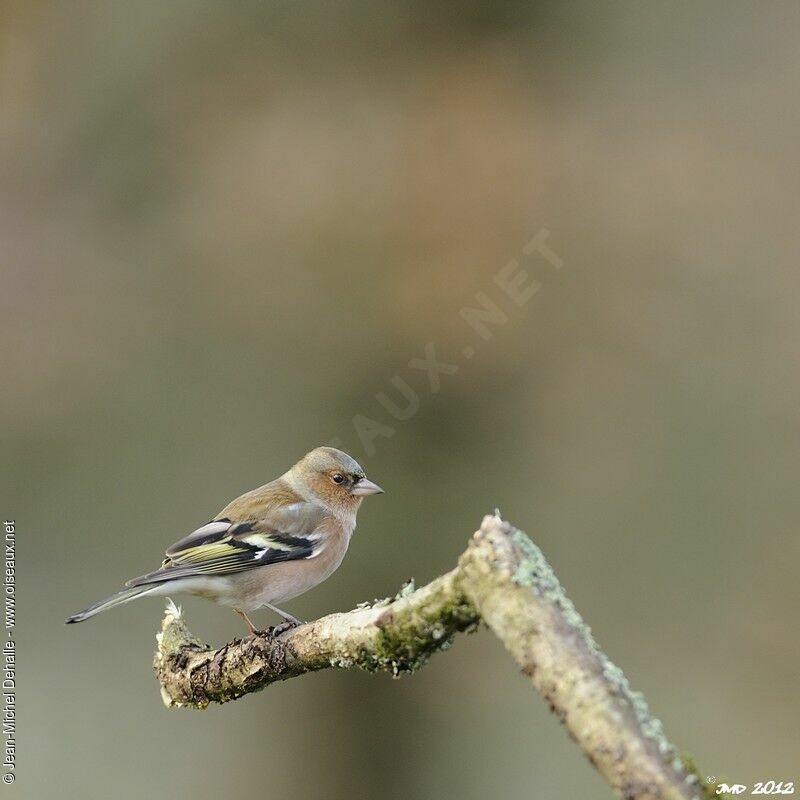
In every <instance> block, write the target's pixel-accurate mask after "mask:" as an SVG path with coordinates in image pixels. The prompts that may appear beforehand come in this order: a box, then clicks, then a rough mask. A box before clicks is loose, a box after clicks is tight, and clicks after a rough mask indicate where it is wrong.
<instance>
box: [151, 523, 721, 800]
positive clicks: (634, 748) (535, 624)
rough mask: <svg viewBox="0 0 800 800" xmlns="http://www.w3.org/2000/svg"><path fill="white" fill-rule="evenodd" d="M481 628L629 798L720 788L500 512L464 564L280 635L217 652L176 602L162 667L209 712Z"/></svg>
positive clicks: (418, 656) (407, 664)
mask: <svg viewBox="0 0 800 800" xmlns="http://www.w3.org/2000/svg"><path fill="white" fill-rule="evenodd" d="M480 623H484V624H485V625H486V626H487V627H488V628H489V629H490V630H491V631H492V632H493V633H494V634H495V635H496V636H497V637H498V638H499V639H500V641H501V642H502V643H503V645H504V646H505V648H506V650H507V651H508V652H509V654H510V655H511V656H512V657H513V658H514V660H515V661H516V662H517V664H518V665H519V667H520V669H521V671H522V673H523V674H524V675H526V676H527V677H528V679H529V680H530V682H531V683H532V684H533V686H534V688H535V689H536V690H537V691H538V692H539V694H541V695H542V697H543V698H544V699H545V701H546V702H547V703H548V704H549V705H550V708H551V709H552V710H553V712H554V713H555V714H556V716H557V717H558V718H559V719H560V720H561V722H562V723H563V724H564V725H565V727H566V728H567V730H568V732H569V734H570V736H571V737H572V738H573V739H574V740H575V742H576V743H577V744H578V745H579V746H580V747H581V748H582V750H583V751H584V753H585V755H586V756H587V758H588V759H589V760H590V761H591V763H592V764H593V765H594V766H595V768H596V769H597V771H598V772H600V774H601V775H602V776H603V777H604V778H605V780H606V781H607V782H608V783H609V784H610V785H611V787H612V788H613V789H614V790H615V792H616V793H617V794H618V795H619V796H620V797H622V798H631V800H633V799H634V798H635V799H636V800H700V799H701V798H704V797H706V796H708V795H707V792H709V791H710V792H711V793H712V794H713V791H714V787H713V786H712V787H704V786H703V785H702V784H701V782H700V780H699V778H698V776H697V774H696V773H695V771H694V769H693V767H692V766H691V765H690V764H689V763H687V759H684V758H682V757H681V756H680V755H679V754H678V752H677V750H676V749H675V747H674V746H673V745H672V744H671V743H670V742H669V741H668V740H667V739H666V737H665V735H664V733H663V731H662V728H661V723H660V722H659V721H658V720H657V719H655V718H654V717H653V716H652V715H651V714H650V712H649V710H648V708H647V704H646V703H645V700H644V698H643V697H642V695H640V694H638V693H637V692H634V691H632V690H631V688H630V687H629V685H628V682H627V680H626V678H625V676H624V674H623V673H622V671H621V670H620V669H619V668H618V667H616V666H615V665H614V664H613V663H612V662H611V661H610V660H609V659H608V658H607V656H606V655H605V654H604V653H603V652H602V651H601V650H600V648H599V647H598V646H597V644H596V643H595V641H594V639H593V638H592V636H591V633H590V631H589V628H588V627H587V626H586V625H585V623H584V622H583V620H582V619H581V617H580V615H579V614H578V612H577V610H576V609H575V607H574V605H573V604H572V602H571V601H570V599H569V598H568V597H567V595H566V594H565V593H564V590H563V589H562V587H561V584H560V583H559V581H558V579H557V578H556V576H555V573H554V572H553V570H552V568H551V567H550V565H549V564H548V563H547V561H546V560H545V558H544V556H543V555H542V553H541V551H540V550H539V548H538V547H536V545H535V544H534V543H533V542H532V541H531V540H530V539H529V538H528V536H527V535H526V534H524V533H523V532H522V531H520V530H517V529H516V528H514V527H513V526H512V525H510V524H509V523H508V522H505V521H503V520H502V519H501V518H500V516H499V514H494V515H488V516H486V517H484V519H483V522H482V524H481V527H480V529H479V530H478V531H477V532H476V533H475V534H474V535H473V536H472V538H471V540H470V542H469V546H468V547H467V549H466V551H465V552H464V553H463V554H462V555H461V557H460V559H459V562H458V566H456V567H455V569H453V570H451V571H450V572H447V573H445V574H444V575H441V576H439V577H438V578H436V579H434V580H433V581H431V582H430V583H428V584H426V585H425V586H421V587H420V588H418V589H416V588H414V584H413V582H409V583H407V584H406V585H405V586H404V587H403V588H402V589H401V590H400V592H399V593H398V594H397V595H396V596H395V597H394V598H389V599H386V600H379V601H375V602H374V603H372V604H362V606H359V607H358V608H356V609H354V610H353V611H348V612H345V613H338V614H331V615H329V616H326V617H322V618H321V619H318V620H316V621H314V622H309V623H307V624H304V625H300V626H299V627H296V628H293V629H291V630H289V631H285V632H284V633H281V634H280V635H278V636H274V637H273V636H272V635H271V634H270V632H269V631H265V632H258V633H257V634H256V635H253V636H249V637H247V638H246V639H234V640H233V641H232V642H229V643H228V644H226V645H224V646H223V647H221V648H219V649H213V648H211V647H209V646H208V645H205V644H203V643H201V642H200V641H199V640H197V639H196V638H195V637H193V636H192V634H191V633H190V632H189V629H188V628H187V626H186V623H185V621H184V619H183V616H182V614H181V613H180V609H178V608H177V607H176V606H175V605H174V604H172V603H170V604H169V605H168V606H167V611H166V614H165V616H164V619H163V621H162V625H161V632H160V633H159V634H158V636H157V641H158V649H157V651H156V654H155V659H154V668H155V671H156V675H157V677H158V680H159V683H160V684H161V696H162V699H163V701H164V704H165V705H166V706H168V707H190V708H198V709H200V708H205V707H206V706H208V705H209V704H210V703H225V702H228V701H231V700H236V699H238V698H240V697H242V696H243V695H245V694H249V693H250V692H256V691H259V690H261V689H264V688H265V687H267V686H269V685H270V684H272V683H275V682H277V681H283V680H287V679H289V678H295V677H298V676H300V675H304V674H305V673H307V672H315V671H317V670H321V669H328V668H338V669H349V668H352V667H358V668H360V669H363V670H366V671H368V672H388V673H390V674H391V675H393V676H395V677H397V676H399V675H402V674H405V673H412V672H414V671H415V670H417V669H419V668H420V667H422V666H423V665H424V664H425V663H426V662H427V660H428V659H429V658H430V657H431V656H432V655H433V654H434V653H436V652H438V651H440V650H445V649H447V648H448V647H449V646H450V644H451V642H452V641H453V639H454V637H455V636H456V634H458V633H463V632H468V631H473V630H475V629H476V628H477V627H478V625H479V624H480Z"/></svg>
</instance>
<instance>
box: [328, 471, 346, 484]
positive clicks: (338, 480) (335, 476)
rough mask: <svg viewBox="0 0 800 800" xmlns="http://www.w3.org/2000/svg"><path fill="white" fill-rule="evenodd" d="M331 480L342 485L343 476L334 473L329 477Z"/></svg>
mask: <svg viewBox="0 0 800 800" xmlns="http://www.w3.org/2000/svg"><path fill="white" fill-rule="evenodd" d="M331 480H332V481H333V482H334V483H344V475H342V474H341V473H339V472H334V473H333V475H331Z"/></svg>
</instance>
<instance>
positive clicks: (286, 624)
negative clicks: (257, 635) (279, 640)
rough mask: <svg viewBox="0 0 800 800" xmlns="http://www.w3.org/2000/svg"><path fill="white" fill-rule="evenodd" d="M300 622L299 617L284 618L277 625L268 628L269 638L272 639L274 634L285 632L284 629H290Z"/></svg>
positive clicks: (300, 623)
mask: <svg viewBox="0 0 800 800" xmlns="http://www.w3.org/2000/svg"><path fill="white" fill-rule="evenodd" d="M302 624H303V623H302V622H300V620H299V619H287V620H284V621H283V622H281V623H280V624H279V625H275V626H274V627H272V628H270V629H269V635H270V638H272V639H274V638H275V637H276V636H280V635H281V634H282V633H286V631H290V630H291V629H292V628H296V627H297V626H298V625H302Z"/></svg>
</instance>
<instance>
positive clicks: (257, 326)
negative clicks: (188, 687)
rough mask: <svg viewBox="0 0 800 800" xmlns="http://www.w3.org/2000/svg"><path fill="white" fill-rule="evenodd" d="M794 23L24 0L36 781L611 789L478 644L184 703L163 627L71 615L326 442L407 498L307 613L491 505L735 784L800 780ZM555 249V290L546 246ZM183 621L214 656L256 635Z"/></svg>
mask: <svg viewBox="0 0 800 800" xmlns="http://www.w3.org/2000/svg"><path fill="white" fill-rule="evenodd" d="M798 24H800V8H798V6H797V5H796V4H793V3H784V4H781V3H773V4H770V5H769V11H768V13H765V11H764V6H761V5H759V4H756V3H738V2H724V3H723V2H703V3H682V2H681V3H661V4H657V3H599V4H598V3H590V2H576V3H571V4H562V3H556V2H533V3H520V2H510V1H509V2H505V1H502V2H479V1H478V0H474V2H465V3H458V4H456V3H445V2H428V3H421V2H371V3H367V2H340V3H336V4H326V3H311V2H296V3H286V2H238V3H234V2H221V1H220V0H207V2H186V1H185V0H170V1H169V2H139V3H127V2H121V1H117V0H111V1H109V0H107V1H106V2H102V3H101V2H75V3H54V2H35V1H34V2H30V1H28V2H8V3H5V4H4V6H3V14H2V23H0V65H1V70H0V104H1V108H2V113H1V114H0V148H2V149H1V150H0V239H1V240H2V259H0V261H1V265H2V293H1V295H0V304H1V313H0V326H1V330H2V343H3V344H2V354H3V377H4V385H3V391H2V393H1V394H0V425H2V453H3V458H2V470H3V474H2V491H3V502H2V511H1V513H2V514H4V515H6V516H9V517H11V518H14V519H16V523H17V531H18V533H17V535H18V565H19V570H20V577H19V608H20V610H19V634H18V638H19V647H20V650H21V659H20V665H19V667H20V668H19V685H20V697H19V710H18V715H19V716H18V756H19V775H18V780H17V783H16V784H15V785H14V787H13V788H12V789H9V790H8V791H9V794H11V793H13V792H16V794H17V795H18V796H20V797H26V798H41V797H63V798H87V800H91V799H92V798H102V800H106V799H107V798H109V797H113V798H115V800H127V798H139V797H142V796H148V795H151V796H157V797H167V796H169V797H188V796H191V797H193V798H194V800H212V799H213V800H216V799H217V798H219V797H230V798H249V797H264V798H283V797H287V796H292V797H302V798H309V799H310V800H314V799H316V798H325V800H338V798H343V799H344V798H350V797H356V796H358V797H381V798H406V797H409V796H410V797H452V798H456V797H457V798H475V799H476V800H477V798H484V797H486V796H488V795H490V794H492V795H494V796H498V797H520V796H523V795H526V796H528V795H530V796H539V797H550V798H562V797H563V798H574V797H582V798H598V799H599V798H606V797H608V796H609V790H608V789H607V788H606V786H605V784H604V783H603V782H602V781H601V780H600V778H599V777H598V776H597V775H596V774H595V773H594V772H593V770H592V769H591V767H590V766H589V764H588V763H587V762H586V761H585V760H584V759H583V757H582V755H581V754H580V752H579V751H578V750H577V748H576V747H575V746H574V745H573V744H572V743H571V742H570V741H569V739H568V737H567V736H566V734H565V732H564V730H563V729H562V728H561V726H560V725H559V724H558V722H557V721H556V720H555V718H553V717H552V716H551V715H550V713H549V712H548V710H547V709H546V707H545V704H544V703H543V702H542V701H541V700H540V699H539V697H538V696H536V695H535V694H534V693H533V692H532V690H531V689H530V688H529V686H528V684H527V682H526V680H525V679H524V678H523V677H522V676H521V675H520V674H518V671H517V669H516V668H515V666H514V664H513V663H512V661H511V660H510V659H509V658H508V657H506V655H505V654H504V653H503V651H502V649H501V648H500V646H499V645H498V643H497V642H496V641H494V640H493V638H492V636H491V635H490V634H488V633H487V632H485V631H482V632H480V633H478V634H477V635H474V636H470V637H462V638H460V639H459V640H458V641H457V642H456V643H455V645H454V647H453V648H452V650H451V651H450V652H449V653H447V654H445V655H442V656H438V657H436V658H435V659H434V660H433V661H432V662H431V663H430V665H429V666H428V667H427V668H426V669H425V670H423V671H422V672H420V673H419V674H418V675H416V676H414V677H412V678H406V679H404V680H400V681H393V680H391V679H389V678H388V677H386V676H368V675H366V674H362V673H357V672H333V671H329V672H326V673H323V674H318V675H313V676H309V677H305V678H303V679H301V680H293V681H289V682H288V683H285V684H281V685H276V686H273V687H271V688H269V689H268V690H266V691H265V692H263V693H261V694H259V695H255V696H251V697H247V698H245V699H244V700H242V701H239V702H237V703H233V704H230V705H227V706H225V707H216V708H211V709H209V710H208V711H206V712H204V713H196V712H189V711H167V710H165V709H164V708H163V706H162V704H161V700H160V697H159V692H158V687H157V684H156V682H155V679H154V676H153V674H152V670H151V667H150V662H151V657H152V652H153V649H154V644H155V641H154V635H155V633H156V630H157V628H158V625H159V622H160V618H161V612H162V603H161V601H159V600H143V601H142V602H140V603H136V604H132V605H129V606H125V607H123V608H121V609H117V610H115V611H113V612H109V613H108V614H107V615H104V616H102V617H98V618H97V619H96V620H94V621H92V622H91V623H87V624H85V625H81V626H76V627H69V628H66V627H65V626H64V625H63V620H64V618H65V617H66V615H67V614H68V613H70V612H74V611H76V610H78V609H80V608H82V607H84V606H85V605H87V604H88V603H89V602H91V601H94V600H96V599H98V598H100V597H102V596H105V595H107V594H109V593H111V592H112V591H114V590H116V589H117V588H118V587H119V586H120V584H121V583H122V582H123V581H124V580H125V579H127V578H129V577H131V576H133V575H136V574H139V573H142V572H145V571H147V570H149V569H151V568H153V567H155V566H157V565H158V563H159V561H160V558H161V554H162V552H163V550H164V548H165V547H166V546H167V545H168V544H170V543H171V542H172V541H174V540H176V539H178V538H179V537H180V536H182V535H184V534H185V533H186V532H188V531H190V530H192V529H193V528H194V527H196V526H197V525H199V524H201V523H203V522H205V521H206V520H208V519H209V518H210V517H211V516H212V515H213V514H214V513H215V512H216V511H217V510H218V509H219V508H221V507H222V506H223V505H224V504H225V503H226V502H227V501H228V500H230V499H231V498H233V497H235V496H236V495H238V494H240V493H241V492H243V491H244V490H246V489H249V488H252V487H254V486H257V485H259V484H261V483H264V482H266V481H267V480H269V479H271V478H273V477H275V476H276V475H278V474H279V473H280V472H282V471H283V470H284V469H286V468H287V467H288V466H289V465H290V464H291V463H292V462H293V461H294V460H296V459H297V458H298V457H299V456H301V455H302V454H303V453H304V452H305V451H306V450H308V449H310V448H311V447H313V446H315V445H318V444H322V443H326V442H330V441H331V440H334V439H336V441H338V442H339V443H340V446H342V447H343V448H344V449H346V450H348V451H350V452H351V453H352V454H353V455H354V456H355V457H356V458H357V459H359V460H360V461H361V462H362V464H363V465H364V467H365V468H366V470H367V472H368V474H369V475H370V476H371V477H372V478H373V479H374V480H376V481H378V482H379V483H380V484H382V485H383V486H384V487H385V488H386V489H387V493H386V495H385V496H383V497H380V498H378V499H374V500H372V501H370V502H368V503H366V505H365V507H364V508H363V510H362V512H361V515H360V518H359V529H358V531H357V533H356V536H355V538H354V540H353V543H352V546H351V549H350V553H349V555H348V558H347V560H346V561H345V563H344V565H343V567H342V568H341V569H340V571H339V572H338V573H337V574H336V575H335V576H334V577H333V578H332V579H331V580H330V581H328V582H327V583H325V584H324V585H323V586H321V587H320V588H319V589H317V590H315V591H314V592H311V593H310V594H308V595H306V596H304V597H302V598H300V599H298V600H296V601H294V602H292V603H290V604H289V607H290V610H292V611H293V612H294V613H296V614H298V615H299V616H302V617H305V618H314V617H316V616H321V615H323V614H325V613H328V612H331V611H334V610H344V609H348V608H352V607H353V606H354V605H355V604H356V603H358V602H360V601H363V600H369V599H372V598H374V597H383V596H386V595H388V594H393V593H394V592H395V591H396V590H397V589H398V588H399V586H400V584H401V583H402V582H403V580H405V579H406V578H407V577H409V576H412V575H413V576H414V577H415V578H416V579H417V581H418V582H425V581H427V580H429V579H431V578H432V577H434V576H436V575H437V574H439V573H441V572H442V571H444V570H447V569H449V568H450V567H451V566H452V565H453V564H454V562H455V560H456V558H457V557H458V555H459V553H460V552H461V551H462V550H463V549H464V547H465V544H466V542H467V539H468V537H469V535H470V534H471V533H472V531H473V530H475V529H476V527H477V526H478V525H479V523H480V520H481V517H482V515H483V514H484V513H486V512H488V511H490V510H492V509H494V508H495V506H498V507H499V508H500V509H501V511H502V512H503V514H504V516H505V517H506V518H508V519H510V520H512V521H513V522H514V523H515V524H517V525H518V526H520V527H522V528H523V529H525V530H526V531H528V532H529V533H530V534H531V535H532V536H533V538H534V539H535V541H536V542H537V543H538V544H539V545H540V546H541V547H542V549H543V550H544V552H545V554H546V555H547V557H548V558H549V560H550V561H551V563H552V564H553V565H554V567H555V569H556V572H557V574H558V575H559V577H560V578H561V580H562V582H563V583H564V584H565V586H566V589H567V591H568V593H569V594H570V595H571V597H572V598H573V600H574V601H575V603H576V605H577V607H578V608H579V610H580V611H581V612H582V613H583V615H584V616H585V618H586V620H587V622H588V623H589V624H590V625H591V626H592V629H593V631H594V634H595V636H596V637H597V639H598V641H599V642H600V644H601V646H603V647H604V648H605V649H606V651H607V652H608V653H609V655H610V656H611V657H612V658H613V659H614V660H615V661H616V662H617V663H618V664H619V665H621V666H622V667H623V669H624V670H625V671H626V673H627V674H628V676H629V678H630V680H631V683H632V684H633V685H634V687H635V688H637V689H640V690H642V691H643V692H644V693H645V694H646V696H647V698H648V700H649V702H650V704H651V706H652V708H653V710H654V711H655V713H656V714H657V715H658V716H659V717H661V718H662V720H663V722H664V724H665V728H666V731H667V733H668V734H669V736H670V737H671V738H672V739H673V740H674V741H675V742H676V743H677V744H678V746H679V747H680V748H681V749H684V750H686V751H688V752H690V753H692V754H693V756H694V757H695V759H696V760H697V763H698V765H699V768H700V770H701V772H702V773H703V774H713V775H716V776H727V777H728V778H730V779H731V781H736V782H740V783H745V784H752V783H753V782H754V781H756V780H767V779H770V778H771V779H775V780H792V779H794V780H795V781H796V780H798V778H800V774H798V772H797V766H798V761H797V755H798V750H799V749H800V748H798V729H797V719H798V705H799V704H798V688H797V676H798V672H799V671H800V648H799V647H798V636H797V612H798V607H800V589H799V588H798V580H797V564H798V558H800V543H799V542H798V537H797V527H798V520H799V519H800V504H798V499H797V491H796V480H797V474H798V467H800V463H799V461H800V459H799V458H798V447H797V442H798V434H800V414H799V413H798V403H797V397H798V392H799V391H800V375H799V374H798V371H797V369H796V366H792V365H793V364H794V365H796V362H797V348H798V341H799V339H798V337H799V336H800V316H799V315H798V311H797V298H798V290H799V289H800V277H798V269H797V255H798V252H797V251H798V248H797V236H796V233H794V234H793V233H792V231H793V230H794V231H796V230H797V225H798V177H799V174H798V159H797V141H798V133H800V130H799V129H800V110H799V109H798V102H797V86H798V81H800V51H798V48H797V33H796V32H797V26H798ZM543 229H546V230H547V231H549V239H548V240H547V243H548V246H549V247H550V248H551V249H552V251H553V252H554V253H556V254H557V255H558V257H559V258H560V259H561V260H562V261H563V266H562V267H561V269H555V268H554V267H553V265H552V264H551V263H550V262H549V261H548V260H547V259H546V258H543V257H542V256H541V255H538V254H536V253H532V254H530V255H525V254H523V248H524V247H525V245H526V244H527V243H528V242H530V240H531V239H532V238H533V237H535V236H536V235H537V234H539V233H540V232H541V231H542V230H543ZM515 258H516V259H518V261H519V264H520V266H519V269H520V270H524V278H525V281H526V285H531V284H530V283H529V282H530V281H534V280H535V281H538V282H539V283H540V284H541V288H540V289H539V290H538V292H537V293H536V294H535V295H534V296H533V297H532V298H531V299H530V300H529V301H528V302H526V303H523V304H521V305H517V304H515V303H514V302H513V301H512V300H511V299H510V298H509V297H508V296H507V295H506V294H504V293H503V291H502V290H501V288H500V287H499V286H498V283H497V282H496V280H495V277H496V276H497V274H498V271H499V270H501V269H502V268H503V267H504V265H506V264H508V263H509V262H510V261H511V259H515ZM481 293H482V294H481ZM476 298H477V299H476ZM487 300H488V301H490V302H491V303H494V304H495V306H496V308H498V309H500V316H505V317H506V318H507V319H506V321H505V322H503V323H501V324H492V325H490V331H491V335H490V337H489V338H488V339H483V338H481V337H480V336H479V335H478V334H477V333H476V331H475V330H474V329H473V328H472V327H470V325H469V324H468V322H467V321H466V320H465V318H464V316H463V309H465V308H467V309H469V308H480V307H481V302H483V303H484V304H485V302H486V301H487ZM495 315H496V316H497V312H496V313H495ZM467 316H469V314H467ZM428 343H433V345H434V348H435V353H436V357H437V359H438V360H440V361H446V362H449V363H451V364H453V365H456V366H458V371H457V372H456V373H454V374H446V375H442V376H441V388H440V390H439V391H437V392H434V391H432V389H431V386H430V384H429V381H428V377H427V375H426V373H425V372H424V371H422V370H419V369H415V368H413V367H409V361H411V360H412V359H415V358H417V359H419V358H424V353H425V347H426V344H428ZM465 348H472V353H473V354H472V357H471V358H468V357H467V355H466V354H465V353H466V352H469V351H465ZM397 377H399V378H400V379H401V380H403V381H405V382H406V383H407V384H408V386H410V387H412V388H413V390H414V392H415V393H416V394H417V396H418V398H419V410H418V412H417V413H415V414H413V415H412V418H411V419H407V420H397V419H394V418H393V417H392V415H391V414H390V413H389V412H388V411H387V410H386V408H385V407H384V406H382V405H381V403H380V402H379V400H378V399H376V395H378V394H379V393H381V392H384V393H385V394H386V395H387V396H388V397H389V398H390V399H391V400H394V401H395V402H396V403H397V404H399V405H400V406H403V405H404V401H403V399H402V395H401V393H400V392H399V391H398V389H397V388H396V386H395V385H394V384H393V382H392V381H393V379H395V378H397ZM359 415H360V417H359ZM354 418H355V419H356V422H355V423H354ZM363 418H367V419H368V420H371V421H372V422H370V423H368V424H369V425H370V426H371V427H370V432H369V434H368V435H365V434H364V423H363ZM359 430H360V431H361V436H359ZM183 603H184V609H185V611H186V613H187V616H188V620H189V623H190V626H191V627H192V629H193V630H194V631H195V633H197V634H198V635H200V636H202V637H204V638H206V639H207V640H209V641H211V642H214V643H218V644H219V643H222V642H223V641H226V640H227V639H229V638H231V637H232V636H234V635H236V636H238V635H241V633H242V631H243V628H242V625H241V622H240V620H239V619H238V618H236V617H235V615H234V614H232V613H231V612H230V611H229V610H225V609H221V608H217V607H215V606H213V605H210V604H207V603H204V602H203V601H199V600H192V599H188V600H184V601H183ZM256 617H257V620H258V622H259V623H260V624H263V625H267V624H271V623H272V622H273V619H272V618H271V617H270V616H269V615H268V614H266V613H264V614H261V615H260V616H259V615H258V614H257V615H256Z"/></svg>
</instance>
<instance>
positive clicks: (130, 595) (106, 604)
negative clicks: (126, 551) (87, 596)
mask: <svg viewBox="0 0 800 800" xmlns="http://www.w3.org/2000/svg"><path fill="white" fill-rule="evenodd" d="M153 588H154V587H153V585H152V584H151V585H149V586H131V587H130V588H129V589H123V590H122V591H121V592H117V593H116V594H112V595H111V597H106V599H105V600H100V601H99V602H97V603H93V604H92V605H90V606H89V607H88V608H84V609H83V611H79V612H78V613H77V614H73V615H72V616H71V617H69V619H67V625H69V624H70V623H73V622H83V621H84V620H86V619H89V618H90V617H93V616H94V615H95V614H99V613H100V612H101V611H105V610H107V609H109V608H114V606H121V605H122V604H123V603H127V602H128V601H129V600H133V599H135V598H136V597H139V595H142V594H146V593H148V592H151V591H152V590H153Z"/></svg>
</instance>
